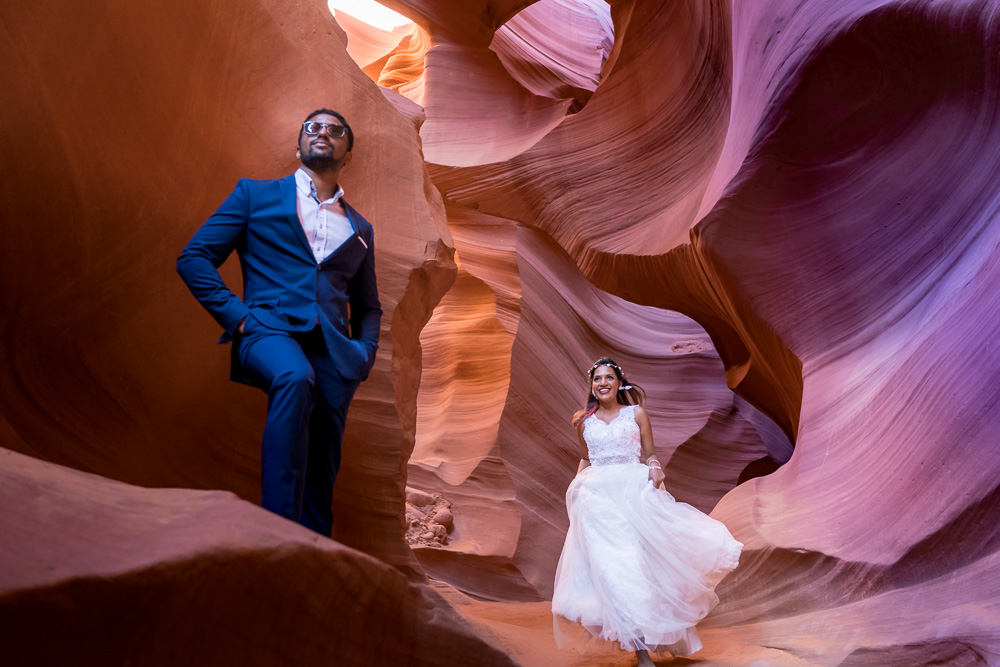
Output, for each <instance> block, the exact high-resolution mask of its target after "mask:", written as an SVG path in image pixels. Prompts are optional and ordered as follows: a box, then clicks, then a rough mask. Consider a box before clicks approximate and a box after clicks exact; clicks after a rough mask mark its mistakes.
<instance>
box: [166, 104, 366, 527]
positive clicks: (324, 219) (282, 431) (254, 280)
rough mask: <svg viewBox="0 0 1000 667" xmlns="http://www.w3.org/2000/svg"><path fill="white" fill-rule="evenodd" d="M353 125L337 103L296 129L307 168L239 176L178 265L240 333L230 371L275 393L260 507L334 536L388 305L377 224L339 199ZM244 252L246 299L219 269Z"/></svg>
mask: <svg viewBox="0 0 1000 667" xmlns="http://www.w3.org/2000/svg"><path fill="white" fill-rule="evenodd" d="M353 148H354V133H353V131H352V130H351V127H350V126H349V125H348V124H347V121H346V120H345V119H344V117H343V116H342V115H341V114H339V113H337V112H336V111H331V110H330V109H319V110H317V111H314V112H313V113H311V114H309V116H308V117H307V118H306V121H305V122H304V123H303V124H302V129H301V130H300V131H299V141H298V150H297V153H296V157H298V158H299V160H301V162H302V166H301V167H300V168H299V169H298V170H297V171H296V172H295V173H294V174H292V175H291V176H287V177H285V178H281V179H277V180H263V181H255V180H250V179H241V180H240V181H239V182H238V183H237V184H236V189H235V190H233V193H232V194H231V195H229V198H228V199H226V201H225V202H223V204H222V206H220V207H219V210H217V211H216V212H215V214H214V215H212V217H210V218H209V219H208V220H207V221H206V222H205V224H204V225H202V227H201V229H199V230H198V232H197V233H196V234H195V235H194V237H193V238H192V239H191V241H190V242H189V243H188V244H187V246H186V247H185V248H184V251H183V252H182V253H181V255H180V257H179V258H178V260H177V272H178V273H180V275H181V278H183V279H184V282H185V283H187V286H188V288H189V289H190V290H191V292H192V294H194V296H195V298H196V299H198V301H199V302H200V303H201V305H202V306H204V307H205V309H206V310H208V312H209V313H211V315H212V316H213V317H214V318H215V319H216V321H218V322H219V324H220V325H222V328H223V329H224V330H225V333H224V334H223V336H222V339H221V340H220V341H219V342H220V343H224V342H228V341H230V340H231V341H232V343H233V347H232V378H231V379H232V380H234V381H236V382H243V383H246V384H251V385H254V386H256V387H259V388H261V389H263V390H264V391H265V392H266V393H267V395H268V406H267V421H266V423H265V426H264V438H263V445H262V449H261V462H262V478H261V482H262V485H261V486H262V491H263V503H262V504H263V506H264V508H265V509H268V510H271V511H272V512H274V513H276V514H280V515H281V516H284V517H287V518H289V519H292V520H293V521H297V522H299V523H301V524H302V525H304V526H306V527H308V528H311V529H312V530H315V531H316V532H318V533H321V534H323V535H326V536H329V535H330V532H331V529H332V526H333V513H332V510H331V505H332V502H333V484H334V481H335V479H336V477H337V469H338V468H339V467H340V445H341V440H342V437H343V433H344V424H345V422H346V419H347V408H348V406H349V405H350V402H351V399H352V398H353V396H354V392H355V390H356V389H357V387H358V384H360V382H361V381H362V380H363V379H365V378H366V377H367V376H368V373H369V371H370V370H371V368H372V365H373V364H374V363H375V351H376V349H377V347H378V338H379V326H380V322H381V319H382V308H381V305H380V303H379V298H378V288H377V286H376V283H375V246H374V239H373V233H374V232H373V229H372V226H371V224H370V223H369V222H368V221H367V220H365V219H364V218H363V217H362V216H361V215H360V214H359V213H358V212H357V211H355V210H354V209H353V208H352V207H351V206H350V205H349V204H348V203H347V202H345V201H344V199H343V194H344V191H343V189H342V188H341V187H340V185H339V179H340V173H341V170H342V169H343V168H344V167H345V166H346V165H347V164H348V163H349V162H350V160H351V150H352V149H353ZM233 250H235V251H236V253H237V255H239V258H240V266H241V268H242V270H243V298H242V299H240V298H239V297H237V296H236V295H235V294H233V292H232V291H231V290H230V289H229V288H228V287H226V285H225V283H224V282H223V281H222V278H221V277H220V276H219V272H218V267H219V266H220V265H221V264H222V263H223V262H224V261H225V260H226V258H227V257H229V255H230V254H231V253H232V252H233Z"/></svg>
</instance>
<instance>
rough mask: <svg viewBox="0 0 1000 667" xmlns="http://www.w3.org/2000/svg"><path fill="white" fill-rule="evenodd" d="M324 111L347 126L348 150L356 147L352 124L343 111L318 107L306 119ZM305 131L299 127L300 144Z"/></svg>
mask: <svg viewBox="0 0 1000 667" xmlns="http://www.w3.org/2000/svg"><path fill="white" fill-rule="evenodd" d="M324 113H325V114H326V115H327V116H333V117H334V118H336V119H337V120H339V121H340V122H341V124H342V125H343V126H344V127H346V128H347V150H348V152H350V151H351V150H353V149H354V130H352V129H351V126H350V125H348V124H347V120H346V119H345V118H344V116H343V115H342V114H341V113H339V112H337V111H334V110H333V109H316V111H313V112H312V113H311V114H309V115H308V116H306V120H309V119H310V118H314V117H316V116H318V115H320V114H324ZM302 122H305V121H302ZM303 132H305V129H303V128H299V144H301V143H302V133H303Z"/></svg>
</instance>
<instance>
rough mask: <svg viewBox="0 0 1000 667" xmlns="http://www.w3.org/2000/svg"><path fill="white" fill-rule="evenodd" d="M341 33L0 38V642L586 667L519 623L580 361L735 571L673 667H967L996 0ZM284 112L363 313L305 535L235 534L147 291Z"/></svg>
mask: <svg viewBox="0 0 1000 667" xmlns="http://www.w3.org/2000/svg"><path fill="white" fill-rule="evenodd" d="M385 4H386V5H387V6H390V7H391V8H393V9H395V10H397V11H399V12H401V13H403V14H404V15H406V16H407V17H409V18H411V19H412V20H413V22H414V23H413V24H411V25H409V26H404V27H402V28H397V29H396V30H393V31H380V30H378V29H375V28H372V27H370V26H367V25H365V24H364V23H362V22H361V21H359V20H357V19H354V18H353V17H350V16H349V15H340V14H338V16H337V18H336V19H334V17H332V16H331V15H330V13H329V12H328V11H327V9H326V7H325V6H324V5H323V3H322V2H307V1H305V0H286V1H285V2H279V1H278V0H255V1H254V2H251V3H243V4H241V5H239V6H238V7H237V6H235V5H234V6H232V7H229V6H225V7H223V6H221V5H220V6H214V5H213V6H209V5H206V4H205V3H197V2H192V1H191V0H181V1H180V2H174V3H168V4H166V5H163V6H159V7H151V6H142V5H141V4H137V3H128V2H123V1H121V0H98V2H95V3H87V4H80V3H70V2H65V1H59V2H56V3H55V4H54V5H53V4H52V3H40V4H37V5H36V4H31V3H24V2H21V3H7V4H5V5H4V6H3V7H2V8H0V24H2V25H3V28H4V30H3V38H2V40H0V58H2V62H3V63H4V65H3V69H2V70H0V77H2V79H0V80H2V83H3V86H4V90H5V101H4V103H3V104H2V105H0V127H2V130H3V131H2V132H0V142H2V143H0V155H2V156H3V157H2V159H0V164H2V172H0V182H2V183H3V186H2V188H0V211H2V212H3V231H4V235H5V236H4V239H5V243H4V244H3V249H2V251H0V253H2V254H0V303H2V304H3V319H2V323H0V332H2V337H0V345H2V348H0V445H2V446H3V447H5V448H6V449H7V450H12V451H0V475H2V476H3V484H2V485H0V498H2V499H3V501H2V503H3V504H2V506H0V525H2V526H3V539H2V545H0V563H2V572H3V575H2V577H3V579H2V581H0V610H2V611H0V614H2V615H3V619H4V623H2V624H0V627H2V628H4V629H3V630H0V632H2V633H4V635H5V637H4V639H5V641H6V639H8V638H9V637H12V636H17V635H20V634H23V635H24V638H23V641H25V642H27V641H28V640H30V639H32V638H34V637H35V635H32V634H31V632H32V630H31V628H32V627H34V626H32V625H30V624H31V623H37V624H43V623H52V624H54V626H55V627H58V628H64V630H63V632H64V633H65V636H66V637H67V638H70V639H67V641H79V642H81V645H84V646H87V647H90V649H91V650H92V651H94V653H93V654H94V655H96V656H100V657H107V660H105V662H107V661H108V660H110V661H111V662H115V661H121V660H122V659H127V658H130V657H131V658H133V659H134V660H136V661H140V659H144V656H149V655H154V654H156V649H157V647H160V646H166V645H167V644H168V637H169V640H170V642H169V643H170V645H171V646H172V647H173V648H172V649H171V650H173V651H176V653H170V654H165V655H168V657H169V656H171V655H176V656H177V658H178V659H184V658H185V657H186V656H188V655H189V654H188V653H185V651H187V650H189V648H190V647H187V646H180V645H179V644H180V642H178V641H177V640H176V638H175V637H173V636H171V635H170V632H171V630H170V628H171V627H172V625H171V624H173V623H178V622H181V621H178V620H177V619H180V618H181V617H182V616H184V615H187V614H192V620H186V617H185V620H184V621H183V623H190V625H185V626H184V627H187V628H190V632H191V635H190V636H191V637H192V638H191V640H190V641H191V642H192V644H191V646H205V645H207V643H208V642H209V641H210V640H211V638H210V637H208V636H206V635H205V634H204V632H205V630H204V628H201V627H196V621H197V619H198V618H201V617H200V616H198V614H205V615H206V617H207V615H208V614H211V615H212V618H220V617H222V618H225V621H224V622H223V625H222V627H220V628H218V631H219V632H221V633H224V634H225V635H226V636H227V637H229V638H230V639H229V641H228V645H229V646H231V647H234V648H232V651H233V653H232V655H233V656H235V657H236V658H239V657H240V656H250V655H252V654H253V653H254V652H255V651H258V650H260V651H265V652H266V651H280V650H284V649H283V648H282V647H283V646H284V645H283V644H281V641H283V640H279V638H278V634H279V633H282V634H283V635H287V636H288V637H298V635H296V634H295V633H296V632H299V631H300V630H298V629H296V628H295V627H294V623H295V622H296V619H297V618H298V619H300V620H301V619H305V620H303V621H302V623H301V624H300V625H301V626H303V627H310V628H311V627H314V626H315V624H314V622H313V621H310V620H309V619H310V618H320V617H322V618H324V619H325V620H329V621H330V623H331V624H334V625H336V623H337V622H340V621H338V619H341V618H342V617H343V618H345V619H347V620H344V621H343V623H344V625H343V626H342V627H344V628H350V632H351V633H352V639H353V641H354V642H356V643H345V642H344V641H342V640H341V639H339V638H338V637H339V635H335V636H332V637H329V638H328V641H327V642H325V643H324V642H321V641H320V640H318V639H316V640H315V641H312V640H303V642H302V644H301V645H302V647H303V648H302V651H303V652H302V653H301V656H302V657H303V659H306V658H309V659H313V660H315V661H319V660H324V659H326V658H328V657H330V656H337V655H343V656H347V657H346V658H345V660H346V661H347V662H345V663H344V664H350V661H352V660H356V661H357V662H356V663H355V664H368V663H365V662H363V661H362V659H363V653H361V652H358V651H357V650H356V649H357V648H358V647H367V648H368V649H371V648H372V647H373V646H377V647H378V650H380V651H383V653H379V654H378V655H377V658H378V660H376V661H375V662H373V663H371V664H442V663H444V662H450V664H504V661H513V662H517V663H521V664H529V665H531V664H545V665H556V664H567V665H569V664H579V665H583V664H594V665H598V664H630V663H629V658H628V657H627V656H618V657H614V656H613V655H612V654H608V653H605V654H596V655H591V656H576V655H567V654H565V653H562V652H559V651H557V650H555V649H554V646H553V644H552V638H551V625H550V621H551V619H550V617H549V616H548V608H547V599H548V597H549V596H550V595H551V586H552V576H553V573H554V570H555V566H556V561H557V559H558V555H559V549H560V547H561V544H562V540H563V535H564V533H565V530H566V527H567V519H566V515H565V506H564V499H563V494H564V492H565V489H566V486H567V485H568V484H569V481H570V480H571V478H572V476H573V474H574V472H575V470H576V466H577V461H578V456H579V449H578V444H577V442H576V436H575V433H574V431H573V429H572V428H571V426H570V425H569V420H570V416H571V415H572V413H573V412H574V411H575V410H576V409H578V408H579V407H580V406H581V405H582V403H583V401H584V399H585V396H586V391H587V385H586V381H585V378H584V372H585V371H586V369H587V368H588V367H589V365H590V363H592V361H593V360H594V359H596V358H598V357H599V356H604V355H608V356H611V357H613V358H614V359H616V360H617V361H618V363H619V364H620V365H621V366H623V367H624V368H625V370H626V372H627V373H628V374H629V377H630V379H631V381H633V382H635V383H637V384H639V385H641V386H642V387H643V388H644V389H645V390H646V393H647V395H648V404H647V406H648V409H649V411H650V414H651V417H652V422H653V427H654V435H655V438H656V445H657V450H658V453H659V454H660V459H661V461H663V462H664V469H665V473H666V474H667V484H668V486H669V488H670V489H671V491H672V492H673V493H674V494H675V495H676V496H677V497H678V499H680V500H684V501H686V502H689V503H691V504H693V505H695V506H696V507H699V508H700V509H702V510H704V511H706V512H711V513H712V515H713V516H714V517H716V518H718V519H720V520H722V521H724V522H725V523H726V524H727V525H728V526H729V527H730V529H731V530H732V531H733V533H734V534H735V536H736V537H737V538H738V539H739V540H740V541H742V542H744V543H745V544H746V551H745V552H744V555H743V559H742V562H741V565H740V568H739V569H738V570H737V571H736V572H734V573H733V574H732V575H731V576H730V577H728V578H727V579H726V580H724V582H723V583H722V586H721V587H720V589H719V593H720V597H721V598H722V602H721V604H720V605H719V607H717V608H716V610H715V611H714V612H713V613H712V614H711V615H710V616H709V618H708V619H707V620H706V621H705V622H704V623H703V628H704V633H703V635H704V640H705V649H704V652H703V653H700V654H698V656H697V657H698V658H700V659H701V660H702V664H705V665H743V664H746V665H749V664H775V665H900V666H903V665H925V664H936V665H993V664H1000V621H998V619H1000V603H998V600H1000V528H998V527H1000V482H998V480H1000V454H998V451H1000V450H998V448H997V444H998V442H997V441H998V439H997V436H996V435H995V434H996V433H997V432H998V430H1000V380H998V378H1000V346H998V344H997V342H996V341H997V340H998V339H1000V297H998V296H997V294H998V293H1000V289H998V288H1000V177H998V176H1000V152H998V151H997V150H996V146H997V145H998V143H1000V136H998V135H1000V123H998V122H997V118H1000V97H998V93H1000V2H997V1H996V0H896V1H895V2H885V1H884V0H843V1H842V2H829V1H828V0H670V1H666V0H613V1H612V2H611V3H610V4H606V3H604V2H603V1H602V0H575V1H571V0H538V1H537V2H525V1H523V0H462V1H461V2H458V1H455V0H453V1H450V2H449V1H445V0H386V1H385ZM319 106H332V107H334V108H338V109H340V110H342V111H343V112H344V113H345V114H346V115H347V117H348V118H349V119H350V120H351V121H352V125H353V126H354V127H355V128H356V131H357V133H358V144H357V147H356V150H355V159H354V161H353V163H352V164H351V166H350V168H349V170H348V172H346V179H347V180H346V182H345V184H344V186H345V190H346V192H347V198H348V199H349V200H350V201H351V202H352V204H354V205H355V206H356V207H357V208H358V209H359V210H361V211H362V212H364V213H365V214H366V215H367V216H368V217H369V219H371V220H372V221H373V223H374V224H375V227H376V231H377V243H378V260H377V270H378V275H379V286H380V293H381V296H382V299H383V304H384V307H385V312H386V315H385V317H384V319H383V331H382V345H381V347H380V350H379V359H378V363H377V365H376V368H375V371H374V372H373V374H372V376H371V378H370V379H369V380H368V381H367V382H366V383H365V384H364V385H362V389H361V391H360V392H359V394H358V397H357V399H356V401H355V403H354V404H353V406H352V409H351V414H350V420H349V423H348V431H347V440H346V443H345V450H344V451H345V463H344V468H343V470H342V473H341V477H340V478H339V479H338V486H337V495H336V499H335V505H336V506H335V517H336V522H337V523H336V527H335V534H334V538H335V540H336V541H328V540H323V539H319V538H315V537H312V538H310V537H309V535H308V534H307V533H306V532H305V531H302V530H300V529H297V528H296V527H295V526H292V525H290V524H287V523H286V522H283V521H282V520H280V519H277V518H274V517H272V516H270V515H268V514H267V513H265V512H263V511H261V510H259V509H255V508H254V507H252V504H253V503H255V502H256V501H257V500H258V494H259V491H258V489H257V485H258V483H259V480H258V474H259V452H258V449H259V434H260V430H261V427H262V423H263V415H264V407H265V405H264V404H265V398H264V396H263V395H262V394H260V393H259V392H257V391H256V390H252V389H249V388H246V387H242V386H237V385H233V384H229V383H227V381H226V378H227V376H228V348H226V347H224V346H216V345H215V344H214V341H215V339H216V338H217V337H218V333H219V332H218V330H217V326H216V325H215V323H214V322H213V321H212V320H211V318H209V317H208V316H207V315H206V314H205V313H203V312H202V311H201V309H200V307H199V306H198V305H197V303H196V302H195V301H194V300H193V299H192V298H191V297H190V295H189V294H188V293H187V292H186V290H185V289H184V287H183V285H182V284H181V282H180V281H179V279H178V278H177V277H176V276H175V275H174V272H173V262H174V259H175V257H176V255H177V253H179V251H180V249H181V248H182V247H183V245H184V243H185V241H186V240H187V238H188V237H189V236H190V235H191V234H192V233H193V232H194V230H195V229H196V228H197V226H198V225H199V224H200V223H201V222H202V221H203V220H204V218H205V217H207V216H208V215H209V214H210V213H211V212H212V211H213V210H214V207H215V206H217V205H218V204H219V203H220V202H221V201H222V199H223V198H224V197H225V196H226V194H228V192H229V191H230V189H231V188H232V186H233V184H234V183H235V181H236V179H237V178H239V177H241V176H250V177H260V178H263V177H276V176H282V175H284V174H286V173H289V172H290V171H291V170H292V169H293V168H294V165H295V160H294V142H295V135H296V131H297V123H298V122H299V120H300V118H302V117H304V116H305V115H306V114H307V113H308V112H309V111H311V110H312V109H314V108H316V107H319ZM233 264H235V262H234V263H231V264H230V265H227V267H226V270H227V273H226V276H227V279H228V280H230V281H231V283H234V284H238V273H239V272H238V268H236V267H235V266H233ZM25 455H28V456H25ZM30 457H33V458H30ZM38 459H41V460H42V461H39V460H38ZM57 464H58V465H57ZM62 466H67V467H68V468H72V469H75V470H70V469H67V468H64V467H62ZM79 471H83V472H79ZM143 487H145V488H143ZM154 487H185V488H184V489H180V488H154ZM207 489H223V490H225V491H228V492H232V493H235V494H236V495H237V496H239V497H240V498H243V499H245V500H246V501H249V502H243V501H240V500H237V499H236V498H235V497H234V496H233V495H232V493H226V492H225V491H208V490H207ZM8 536H10V537H8ZM226 573H230V574H226ZM325 575H328V576H325ZM428 576H429V577H430V578H431V579H432V580H433V585H432V586H430V587H429V586H428V585H427V584H426V581H427V577H428ZM250 582H257V583H255V587H252V586H251V585H250ZM260 582H264V583H263V584H261V583H260ZM251 588H252V589H253V591H255V592H253V593H252V595H253V597H252V601H254V602H257V603H259V605H260V606H261V607H264V608H272V609H273V608H277V609H280V611H281V619H282V620H281V623H280V624H278V626H277V627H279V628H280V629H279V630H271V629H265V627H264V625H262V623H263V621H262V619H263V618H265V614H263V613H262V612H258V611H257V610H256V608H255V607H254V605H253V604H250V603H249V602H248V596H249V595H251V592H250V589H251ZM202 590H204V591H205V592H204V593H201V591H202ZM375 592H379V593H384V595H380V594H379V595H376V594H375ZM206 601H210V605H209V606H206V605H207V604H208V602H206ZM393 605H396V606H393ZM400 605H401V606H400ZM123 610H126V611H127V613H126V611H123ZM137 610H138V611H137ZM227 614H229V615H230V616H228V617H227ZM348 617H349V618H348ZM15 618H18V619H21V618H23V619H25V620H18V621H17V623H19V624H20V625H16V626H15V625H7V623H8V619H15ZM123 618H124V619H125V620H127V624H128V625H126V626H124V628H123V629H122V631H121V632H122V634H120V635H112V634H108V633H109V632H110V631H108V630H107V628H108V627H112V626H114V624H115V623H122V622H125V621H123V620H122V619H123ZM389 618H392V619H393V621H392V622H393V623H397V624H398V625H399V627H402V628H406V630H405V632H404V633H403V634H402V635H400V636H399V637H397V638H394V639H393V640H392V641H390V642H387V643H386V642H384V636H385V634H386V632H385V629H384V628H385V627H387V626H386V623H388V622H389V621H388V620H386V619H389ZM83 620H86V623H83ZM10 622H14V621H13V620H11V621H10ZM8 628H11V629H10V630H8ZM102 628H103V629H104V630H102ZM34 632H37V630H34ZM88 633H89V634H88ZM199 633H200V634H199ZM407 633H409V634H407ZM427 633H429V634H427ZM57 634H58V633H57ZM431 635H433V636H431ZM122 637H127V638H128V639H127V640H126V639H122ZM126 641H127V645H126ZM87 642H89V643H87ZM199 642H200V643H199ZM27 645H28V644H27V643H22V644H18V645H17V646H27ZM48 648H49V649H50V650H51V651H52V653H51V654H46V655H51V656H54V657H53V659H52V661H53V662H55V663H58V658H59V657H60V656H63V655H66V654H65V653H59V651H63V650H68V649H63V648H60V646H58V645H55V644H53V645H52V646H51V647H48ZM449 651H451V652H450V653H449ZM212 655H214V654H212ZM296 655H298V654H296ZM400 656H407V658H406V659H402V658H400ZM220 660H221V659H220ZM616 661H617V662H616ZM668 662H669V661H665V662H664V663H663V664H668ZM261 664H267V663H261Z"/></svg>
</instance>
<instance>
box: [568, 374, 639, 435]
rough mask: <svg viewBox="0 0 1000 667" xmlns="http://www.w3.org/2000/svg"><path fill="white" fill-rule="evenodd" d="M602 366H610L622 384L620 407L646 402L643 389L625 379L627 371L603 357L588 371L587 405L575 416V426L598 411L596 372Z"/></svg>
mask: <svg viewBox="0 0 1000 667" xmlns="http://www.w3.org/2000/svg"><path fill="white" fill-rule="evenodd" d="M601 366H610V367H611V369H612V370H613V371H614V372H615V375H616V376H618V382H620V383H621V386H619V387H618V394H617V395H616V396H615V398H616V399H617V400H618V403H619V404H620V405H642V404H643V403H645V402H646V392H645V391H643V390H642V387H640V386H639V385H637V384H633V383H631V382H629V381H628V378H626V377H625V371H623V370H622V368H621V366H619V365H618V364H616V363H615V362H614V360H613V359H609V358H607V357H601V358H600V359H598V360H597V361H595V362H594V365H593V366H591V367H590V370H589V371H587V405H586V407H584V408H583V409H582V410H578V411H577V412H576V414H574V415H573V426H578V425H579V424H580V423H581V422H582V421H583V420H584V419H586V418H587V417H589V416H590V415H592V414H594V413H595V412H596V411H597V405H598V403H597V397H596V396H594V390H593V387H594V371H596V370H597V369H598V368H600V367H601ZM626 387H628V389H626Z"/></svg>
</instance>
